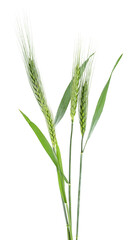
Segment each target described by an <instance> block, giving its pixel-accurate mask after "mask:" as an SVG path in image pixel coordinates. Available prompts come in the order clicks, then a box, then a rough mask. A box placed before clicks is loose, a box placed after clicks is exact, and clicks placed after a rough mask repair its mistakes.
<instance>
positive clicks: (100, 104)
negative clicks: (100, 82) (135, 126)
mask: <svg viewBox="0 0 138 240" xmlns="http://www.w3.org/2000/svg"><path fill="white" fill-rule="evenodd" d="M122 56H123V54H121V55H120V57H119V58H118V59H117V61H116V63H115V65H114V67H113V69H112V72H111V74H110V77H109V79H108V81H107V83H106V85H105V87H104V89H103V91H102V92H101V95H100V97H99V100H98V102H97V105H96V109H95V112H94V115H93V118H92V122H91V126H90V130H89V133H88V137H87V140H86V143H85V146H86V144H87V142H88V139H89V138H90V136H91V134H92V132H93V130H94V128H95V126H96V124H97V122H98V120H99V118H100V116H101V114H102V111H103V108H104V104H105V100H106V96H107V92H108V88H109V84H110V80H111V77H112V74H113V72H114V70H115V68H116V66H117V65H118V63H119V61H120V59H121V58H122ZM84 148H85V147H84Z"/></svg>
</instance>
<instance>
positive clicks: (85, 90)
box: [79, 60, 92, 136]
mask: <svg viewBox="0 0 138 240" xmlns="http://www.w3.org/2000/svg"><path fill="white" fill-rule="evenodd" d="M91 72H92V60H90V61H89V63H88V65H87V67H86V70H85V72H84V73H83V76H82V81H81V87H80V94H79V122H80V130H81V134H82V136H83V135H84V133H85V130H86V122H87V110H88V95H89V85H90V78H91Z"/></svg>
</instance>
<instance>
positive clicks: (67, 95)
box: [54, 53, 94, 126]
mask: <svg viewBox="0 0 138 240" xmlns="http://www.w3.org/2000/svg"><path fill="white" fill-rule="evenodd" d="M93 55H94V53H93V54H91V55H90V56H89V57H88V58H87V60H86V61H85V62H84V63H83V64H82V65H81V67H80V78H81V76H82V74H83V72H84V70H85V68H86V66H87V63H88V61H89V59H90V58H91V57H92V56H93ZM71 84H72V80H71V81H70V83H69V85H68V86H67V88H66V90H65V92H64V95H63V97H62V99H61V102H60V104H59V107H58V110H57V113H56V117H55V120H54V124H55V126H56V125H57V124H58V123H59V122H60V120H61V119H62V118H63V116H64V114H65V112H66V110H67V107H68V105H69V102H70V98H71Z"/></svg>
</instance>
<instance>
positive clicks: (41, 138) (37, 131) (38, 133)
mask: <svg viewBox="0 0 138 240" xmlns="http://www.w3.org/2000/svg"><path fill="white" fill-rule="evenodd" d="M19 111H20V112H21V114H22V115H23V117H24V118H25V120H26V121H27V122H28V124H29V125H30V127H31V128H32V130H33V131H34V133H35V134H36V136H37V138H38V139H39V141H40V143H41V144H42V146H43V148H44V149H45V151H46V152H47V154H48V155H49V157H50V158H51V160H52V161H53V163H54V164H55V166H56V167H57V169H58V170H59V172H60V173H61V175H62V176H63V177H64V179H65V181H66V182H67V183H68V180H67V179H66V177H65V176H64V174H63V171H62V169H61V168H60V167H59V164H58V161H57V158H56V156H55V154H54V152H53V149H52V148H51V146H50V144H49V142H48V141H47V139H46V137H45V136H44V134H43V133H42V132H41V131H40V129H39V128H38V127H37V126H36V125H35V124H34V123H33V122H32V121H31V120H30V119H29V118H28V117H27V116H26V115H25V114H24V113H23V112H22V111H21V110H19Z"/></svg>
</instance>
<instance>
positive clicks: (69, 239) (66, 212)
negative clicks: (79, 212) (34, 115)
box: [53, 148, 73, 240]
mask: <svg viewBox="0 0 138 240" xmlns="http://www.w3.org/2000/svg"><path fill="white" fill-rule="evenodd" d="M53 152H54V153H55V154H56V152H55V149H54V148H53ZM61 200H62V206H63V211H64V216H65V221H66V226H67V235H68V240H73V238H72V228H71V223H70V216H69V210H68V204H67V203H64V201H63V199H62V196H61Z"/></svg>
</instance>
